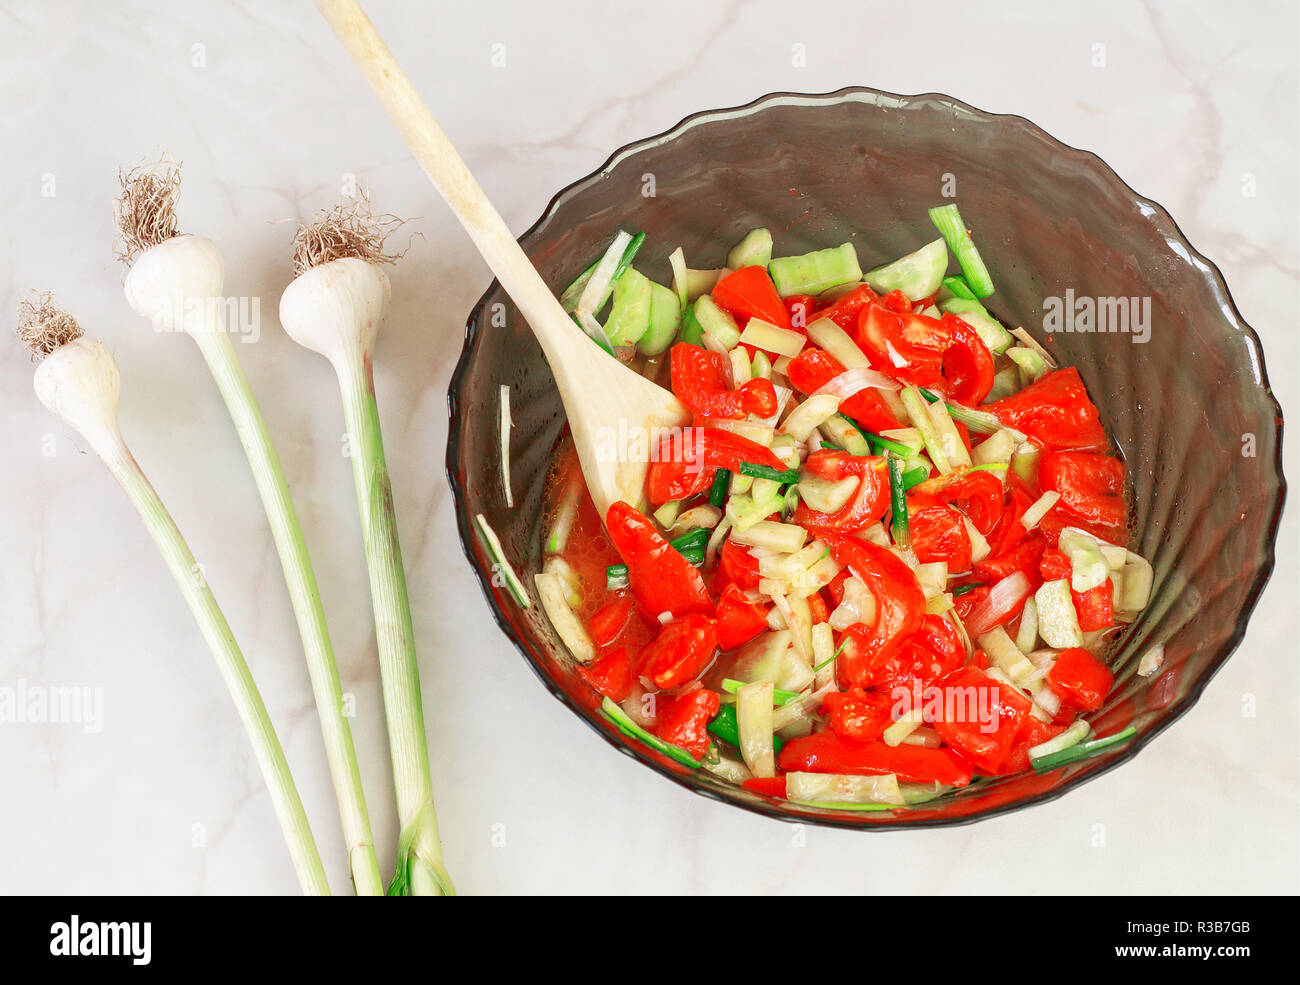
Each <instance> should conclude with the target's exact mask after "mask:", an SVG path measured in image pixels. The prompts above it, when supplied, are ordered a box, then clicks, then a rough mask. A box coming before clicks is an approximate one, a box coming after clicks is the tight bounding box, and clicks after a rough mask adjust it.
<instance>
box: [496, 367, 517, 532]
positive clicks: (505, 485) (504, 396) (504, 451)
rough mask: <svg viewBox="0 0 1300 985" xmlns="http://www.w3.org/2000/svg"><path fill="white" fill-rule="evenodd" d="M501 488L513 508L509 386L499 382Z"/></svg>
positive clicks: (508, 506) (508, 503) (509, 507)
mask: <svg viewBox="0 0 1300 985" xmlns="http://www.w3.org/2000/svg"><path fill="white" fill-rule="evenodd" d="M499 392H500V394H501V400H500V403H501V488H502V489H503V490H504V492H505V496H506V507H507V508H508V509H513V508H514V505H515V494H514V493H513V492H512V491H511V489H510V428H511V427H513V425H514V422H513V421H511V420H510V387H508V386H506V385H505V384H504V383H503V384H501V389H500V391H499Z"/></svg>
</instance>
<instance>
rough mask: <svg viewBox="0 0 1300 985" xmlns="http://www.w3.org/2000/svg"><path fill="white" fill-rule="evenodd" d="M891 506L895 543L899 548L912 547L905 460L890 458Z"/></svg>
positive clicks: (892, 456)
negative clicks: (905, 486)
mask: <svg viewBox="0 0 1300 985" xmlns="http://www.w3.org/2000/svg"><path fill="white" fill-rule="evenodd" d="M889 505H890V509H891V510H892V511H893V514H894V518H893V522H892V529H893V535H894V543H895V544H897V545H898V546H899V547H911V546H912V528H911V527H910V526H909V525H908V522H907V491H906V489H905V488H904V486H903V460H902V459H901V458H899V457H898V456H897V455H890V456H889Z"/></svg>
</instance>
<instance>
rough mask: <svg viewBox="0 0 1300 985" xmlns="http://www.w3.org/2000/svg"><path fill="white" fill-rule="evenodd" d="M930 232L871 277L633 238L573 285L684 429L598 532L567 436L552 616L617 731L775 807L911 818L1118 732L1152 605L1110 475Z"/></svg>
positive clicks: (952, 245) (854, 263)
mask: <svg viewBox="0 0 1300 985" xmlns="http://www.w3.org/2000/svg"><path fill="white" fill-rule="evenodd" d="M930 217H931V219H932V221H933V222H934V224H935V226H936V227H937V228H938V231H939V233H940V235H939V237H938V238H936V239H934V240H933V241H932V242H929V243H927V244H926V245H924V246H922V247H921V248H920V249H918V250H916V251H915V252H914V253H911V254H909V255H907V256H904V257H902V258H901V259H898V260H895V261H894V262H892V263H888V264H886V265H884V266H879V267H876V268H875V269H871V270H868V271H867V272H865V273H864V272H863V270H862V268H861V266H860V263H859V258H858V255H857V251H856V249H855V247H854V245H853V244H852V243H845V244H843V245H840V246H835V247H832V248H828V249H822V250H817V251H815V252H812V253H807V254H804V255H800V256H782V257H773V256H772V250H773V238H772V235H771V233H770V232H769V231H768V230H766V229H756V230H754V231H752V232H750V233H749V234H748V235H746V236H745V237H744V239H742V240H741V242H740V243H739V244H737V245H736V246H735V247H734V248H733V249H732V250H731V251H730V252H729V254H728V255H727V257H726V266H725V267H722V268H720V269H712V270H702V269H690V268H687V266H686V261H685V257H684V255H683V254H682V251H681V250H680V249H678V250H676V251H674V252H673V254H672V255H671V256H670V257H669V260H670V264H671V268H672V271H673V282H672V284H671V286H664V285H661V284H657V283H655V282H653V281H651V280H650V279H649V278H647V277H646V276H645V275H644V274H642V273H641V272H640V271H638V270H637V269H636V267H635V266H633V260H634V259H635V257H636V256H637V254H638V251H639V250H640V248H641V247H642V245H643V243H644V236H642V235H636V236H633V235H630V234H628V233H625V232H620V233H619V234H618V236H616V237H615V239H614V241H613V243H611V245H610V248H609V250H608V251H607V252H606V253H605V255H604V256H602V257H601V258H599V259H598V260H597V261H596V262H595V263H593V264H592V265H591V267H589V268H588V269H587V270H586V271H584V272H583V274H582V275H581V276H580V277H579V278H578V280H577V281H576V282H575V283H574V284H573V285H571V286H570V287H569V288H568V289H567V290H566V291H565V292H564V293H563V295H562V296H561V301H562V303H563V304H564V306H565V308H566V310H567V311H569V312H571V313H572V314H573V316H574V318H575V319H576V320H577V321H578V323H579V324H580V325H582V326H583V328H584V330H586V331H587V332H588V333H589V334H590V335H591V336H592V338H593V340H594V341H596V342H597V343H599V344H601V345H602V346H603V347H604V348H606V349H607V350H608V351H609V352H610V353H611V354H612V355H614V356H616V357H617V358H619V359H621V360H623V361H624V362H626V363H628V364H630V365H631V366H632V367H633V368H635V369H637V370H639V371H640V372H642V373H643V374H644V375H645V376H647V377H649V378H651V379H654V380H656V381H659V382H661V383H662V384H663V385H665V386H669V387H670V388H671V389H672V392H673V393H674V394H675V395H676V396H677V397H678V398H679V399H680V400H681V402H682V403H683V404H684V405H685V406H686V407H687V408H688V410H689V411H690V412H691V415H692V423H691V424H690V426H688V427H684V428H679V429H675V430H672V431H665V432H662V433H659V434H657V435H656V436H655V438H654V446H653V447H654V450H653V454H652V459H651V465H650V469H649V475H648V481H647V483H646V488H645V490H644V497H643V499H642V501H641V502H637V503H628V502H618V503H615V504H613V505H612V506H611V507H610V508H609V510H608V513H607V514H606V515H605V516H604V517H601V516H599V515H598V514H597V512H596V508H595V506H594V505H593V503H592V501H591V498H590V497H589V496H588V495H587V494H586V491H585V488H584V486H583V481H582V474H581V471H580V469H579V468H578V464H577V457H576V454H574V452H573V450H572V446H571V444H565V445H564V447H562V449H561V453H560V454H559V455H557V457H556V465H555V467H554V469H553V472H552V474H551V476H550V478H549V485H548V495H547V503H548V507H547V517H546V521H545V523H544V525H543V531H544V544H543V547H544V554H545V557H546V561H545V565H544V568H543V570H542V572H540V573H539V574H538V575H537V576H536V583H537V589H538V594H539V596H540V598H541V601H542V605H543V608H544V609H545V611H546V614H547V616H548V617H549V619H550V620H551V622H552V624H553V625H554V627H555V629H556V631H557V633H558V634H559V636H560V637H561V639H562V640H563V641H564V643H565V645H566V646H567V647H568V649H569V651H570V654H571V655H572V657H573V659H574V660H575V661H576V662H577V672H578V673H579V674H580V675H581V677H582V678H583V679H584V680H585V681H586V683H587V684H588V685H590V688H591V700H592V702H593V704H597V703H598V704H599V707H600V709H601V710H602V712H603V714H605V715H606V716H607V717H608V718H609V719H610V720H611V721H612V722H613V723H614V724H615V725H616V726H617V727H618V728H619V729H621V730H622V731H624V732H625V733H626V734H628V735H631V736H634V737H635V738H637V739H638V740H640V741H642V742H645V743H647V744H648V745H650V746H652V747H653V748H654V749H656V750H657V751H658V752H659V753H661V754H663V755H665V756H668V757H669V758H671V759H673V760H675V761H677V762H679V763H682V764H684V765H686V766H689V767H691V768H696V769H704V770H708V771H710V772H711V773H713V774H715V775H717V776H719V777H722V778H723V779H725V780H726V781H729V782H731V783H735V784H739V785H741V786H743V787H745V788H747V789H749V790H751V791H754V792H755V793H757V794H758V795H760V796H763V797H771V798H781V799H788V800H790V801H796V802H799V803H802V804H812V805H817V806H822V807H835V808H839V809H847V810H896V809H903V808H905V807H906V806H907V805H910V804H916V803H920V802H923V801H926V800H929V799H932V798H934V797H936V796H939V795H941V794H944V793H946V792H948V791H951V790H954V789H957V788H962V787H966V786H968V785H970V784H971V783H973V782H975V783H979V782H985V780H986V779H987V778H992V777H1002V776H1007V775H1011V774H1016V773H1020V772H1023V771H1028V770H1034V771H1038V772H1044V771H1047V770H1051V769H1056V768H1059V767H1061V766H1063V765H1066V764H1068V763H1071V762H1075V761H1077V760H1079V759H1081V758H1084V757H1086V756H1090V755H1093V754H1095V753H1097V752H1099V751H1101V750H1103V749H1106V748H1110V747H1113V746H1115V745H1118V744H1120V743H1123V742H1126V741H1128V740H1129V739H1130V738H1131V737H1132V736H1133V734H1134V730H1133V729H1132V727H1130V728H1127V729H1124V730H1123V731H1119V732H1114V733H1113V734H1109V735H1105V736H1103V737H1096V736H1094V734H1093V731H1092V726H1091V725H1090V724H1089V721H1088V716H1089V714H1090V713H1092V712H1096V711H1097V710H1099V709H1100V708H1101V707H1102V706H1103V704H1104V703H1105V701H1106V698H1107V694H1108V692H1109V691H1110V689H1111V687H1112V685H1113V683H1114V678H1113V676H1112V672H1111V670H1110V669H1109V667H1108V666H1107V661H1106V658H1105V653H1106V647H1107V642H1108V639H1109V638H1110V637H1111V635H1112V634H1113V633H1115V632H1116V631H1117V630H1119V629H1120V628H1122V627H1123V626H1124V625H1125V624H1126V623H1129V622H1132V621H1133V620H1134V618H1135V617H1136V616H1137V614H1138V613H1139V612H1140V611H1141V610H1142V609H1143V608H1144V607H1145V606H1146V604H1147V602H1148V598H1149V595H1150V592H1151V584H1152V569H1151V566H1150V564H1149V563H1148V562H1147V561H1146V560H1144V559H1143V558H1142V557H1140V556H1138V555H1137V554H1135V553H1133V552H1132V551H1130V550H1128V549H1127V548H1126V546H1125V545H1126V543H1127V541H1128V530H1127V514H1128V510H1127V505H1126V501H1125V495H1124V483H1125V470H1124V464H1123V462H1122V461H1121V460H1120V459H1119V458H1118V457H1117V456H1116V453H1115V451H1114V449H1113V447H1112V445H1111V442H1110V440H1109V439H1108V437H1107V434H1106V431H1105V429H1104V428H1103V426H1102V424H1101V422H1100V420H1099V415H1098V411H1097V408H1096V407H1095V406H1094V404H1093V403H1092V401H1091V399H1090V398H1089V396H1088V392H1087V389H1086V387H1085V385H1084V383H1083V381H1082V379H1081V378H1080V376H1079V374H1078V372H1077V371H1076V370H1075V369H1073V368H1070V367H1061V366H1057V365H1056V363H1055V362H1054V360H1053V359H1052V357H1051V356H1050V355H1049V353H1048V352H1047V351H1046V350H1045V349H1044V348H1043V347H1042V346H1040V345H1039V344H1038V343H1037V342H1036V341H1034V339H1033V338H1032V337H1031V336H1030V335H1029V334H1028V333H1027V332H1025V331H1024V330H1023V329H1021V328H1016V329H1013V330H1008V329H1007V328H1006V327H1004V325H1003V323H1002V322H1001V321H999V320H998V319H997V318H995V317H994V316H993V315H991V314H990V313H989V311H988V309H987V308H986V307H985V305H984V303H983V302H984V300H985V299H986V298H988V297H989V296H990V295H992V294H993V293H994V285H993V283H992V280H991V278H990V276H989V272H988V270H987V268H986V266H985V264H984V262H983V260H982V258H981V256H980V254H979V251H978V249H977V248H976V246H975V243H974V242H973V240H972V237H971V234H970V232H969V230H968V229H967V228H966V226H965V223H964V222H963V221H962V219H961V216H960V214H959V212H958V210H957V207H956V205H953V204H948V205H944V206H941V207H938V208H935V209H932V210H931V211H930ZM950 254H951V256H952V257H954V258H955V260H956V266H957V268H958V269H959V271H960V272H959V273H955V274H952V275H950V274H949V269H950ZM607 304H608V305H609V312H608V315H607V316H605V318H604V321H603V323H602V322H601V321H600V317H601V315H602V312H603V310H604V308H605V307H606V305H607ZM503 415H505V416H508V406H506V407H503ZM503 419H504V417H503ZM507 464H508V463H507ZM1152 657H1153V659H1155V660H1158V655H1156V654H1153V655H1152ZM1151 663H1152V660H1144V662H1143V666H1142V667H1140V668H1139V673H1144V674H1150V673H1151V672H1153V671H1154V669H1155V668H1154V666H1150V664H1151Z"/></svg>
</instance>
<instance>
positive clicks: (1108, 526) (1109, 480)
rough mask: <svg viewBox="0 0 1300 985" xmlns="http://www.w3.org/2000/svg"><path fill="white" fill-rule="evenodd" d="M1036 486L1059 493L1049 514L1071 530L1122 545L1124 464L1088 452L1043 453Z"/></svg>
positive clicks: (1126, 511) (1126, 510) (1106, 456)
mask: <svg viewBox="0 0 1300 985" xmlns="http://www.w3.org/2000/svg"><path fill="white" fill-rule="evenodd" d="M1038 482H1039V485H1041V486H1042V487H1043V489H1044V490H1045V491H1046V490H1050V491H1053V492H1057V493H1060V495H1061V498H1060V500H1059V501H1058V502H1057V504H1056V507H1055V508H1054V510H1053V512H1055V513H1057V515H1058V518H1060V519H1065V520H1069V521H1071V522H1072V523H1073V524H1074V525H1075V526H1079V527H1083V528H1084V529H1086V530H1089V531H1096V532H1097V535H1098V536H1100V537H1101V538H1102V539H1103V540H1110V541H1114V542H1117V543H1122V542H1123V541H1124V540H1126V539H1127V538H1126V537H1125V524H1126V520H1127V517H1128V507H1127V506H1125V504H1124V463H1123V462H1121V461H1120V460H1119V459H1117V458H1112V457H1111V456H1110V455H1096V454H1091V453H1088V452H1043V454H1042V456H1041V457H1040V458H1039V460H1038Z"/></svg>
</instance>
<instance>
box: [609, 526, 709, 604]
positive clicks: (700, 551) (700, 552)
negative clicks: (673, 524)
mask: <svg viewBox="0 0 1300 985" xmlns="http://www.w3.org/2000/svg"><path fill="white" fill-rule="evenodd" d="M696 534H697V531H694V530H692V531H691V533H689V534H687V535H686V536H687V537H690V536H693V535H696ZM678 539H679V540H680V539H681V538H678ZM669 543H670V545H672V546H674V547H675V546H676V542H675V541H670V542H669ZM691 543H692V544H696V545H697V546H689V545H688V546H684V547H678V548H677V553H678V554H680V555H681V556H682V557H684V558H686V560H687V561H689V562H691V564H693V565H695V566H696V567H697V568H698V567H699V566H700V565H702V564H703V563H704V545H703V544H701V543H699V542H698V541H692V542H691ZM627 586H628V570H627V565H626V564H611V565H610V566H609V567H607V568H606V569H605V588H606V589H607V590H609V591H611V592H614V591H617V590H619V589H620V588H627Z"/></svg>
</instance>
